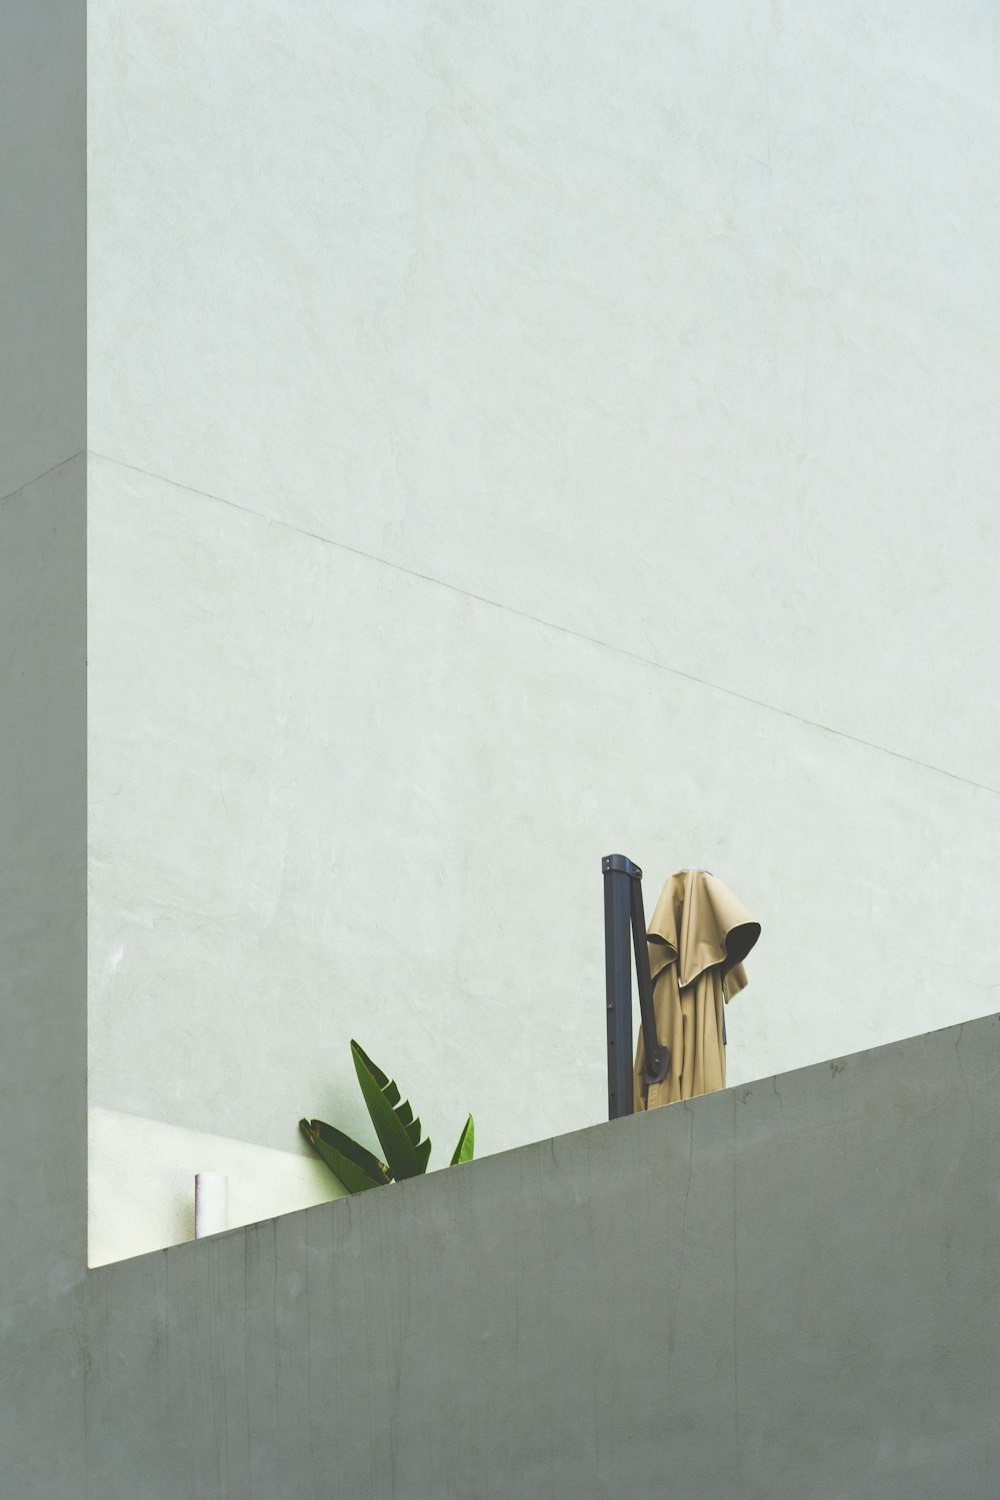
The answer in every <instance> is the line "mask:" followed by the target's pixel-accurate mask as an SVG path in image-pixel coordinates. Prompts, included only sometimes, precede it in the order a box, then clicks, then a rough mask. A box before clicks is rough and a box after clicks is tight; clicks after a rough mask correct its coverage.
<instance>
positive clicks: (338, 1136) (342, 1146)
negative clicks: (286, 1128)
mask: <svg viewBox="0 0 1000 1500" xmlns="http://www.w3.org/2000/svg"><path fill="white" fill-rule="evenodd" d="M299 1129H300V1130H301V1131H302V1134H303V1135H304V1136H305V1138H306V1140H307V1141H308V1142H309V1144H310V1146H312V1148H313V1150H314V1151H315V1152H316V1154H317V1156H319V1157H321V1158H322V1160H323V1161H325V1162H326V1164H327V1166H328V1167H329V1168H330V1170H331V1172H333V1174H334V1175H335V1176H336V1177H338V1178H339V1179H340V1181H341V1182H342V1183H343V1185H344V1187H345V1188H346V1189H347V1191H348V1192H349V1193H365V1192H367V1191H368V1189H369V1188H373V1187H383V1186H384V1185H385V1183H387V1182H391V1181H392V1177H391V1176H390V1174H389V1168H388V1167H387V1166H386V1164H385V1162H384V1161H379V1159H378V1157H377V1156H374V1155H373V1154H372V1153H371V1152H370V1151H368V1150H366V1149H365V1147H364V1146H359V1145H358V1142H357V1141H352V1140H351V1137H350V1136H349V1135H345V1134H344V1132H343V1131H342V1130H337V1129H336V1127H335V1126H333V1125H328V1124H327V1123H326V1121H325V1120H300V1121H299Z"/></svg>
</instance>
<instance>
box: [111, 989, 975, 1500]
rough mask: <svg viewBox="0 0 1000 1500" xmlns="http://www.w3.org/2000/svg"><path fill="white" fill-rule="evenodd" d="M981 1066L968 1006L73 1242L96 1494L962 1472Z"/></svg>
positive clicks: (789, 1496) (780, 1489)
mask: <svg viewBox="0 0 1000 1500" xmlns="http://www.w3.org/2000/svg"><path fill="white" fill-rule="evenodd" d="M873 998H874V997H873ZM998 1085H1000V1022H998V1021H997V1019H996V1018H995V1017H991V1018H989V1019H986V1020H982V1021H978V1022H973V1023H970V1024H969V1025H967V1026H965V1027H955V1028H952V1029H950V1030H947V1031H942V1032H939V1033H937V1034H935V1035H932V1036H926V1037H918V1038H913V1039H911V1040H909V1041H905V1042H902V1043H900V1044H897V1045H894V1046H891V1047H889V1048H886V1049H884V1050H880V1051H877V1052H874V1053H869V1054H866V1055H862V1056H855V1057H850V1058H843V1059H839V1060H838V1061H836V1062H834V1063H826V1064H821V1065H817V1066H814V1067H812V1068H808V1069H805V1070H803V1071H801V1072H796V1073H792V1074H789V1075H786V1076H785V1077H783V1078H780V1079H777V1078H776V1079H767V1080H764V1081H762V1082H761V1083H758V1084H753V1085H749V1086H746V1087H743V1088H739V1089H735V1090H731V1091H729V1092H726V1093H721V1094H716V1095H714V1096H710V1097H708V1098H704V1099H698V1100H695V1101H694V1102H693V1103H692V1104H690V1105H687V1106H684V1105H672V1106H668V1107H667V1108H666V1109H662V1110H658V1111H656V1112H654V1113H652V1114H649V1115H645V1116H640V1117H638V1118H632V1119H630V1120H624V1121H619V1122H616V1123H614V1124H610V1125H609V1124H607V1123H605V1124H603V1125H600V1126H598V1127H596V1128H594V1129H592V1130H586V1131H582V1132H580V1133H579V1134H576V1135H571V1136H564V1137H561V1138H559V1139H557V1140H552V1141H545V1142H541V1143H539V1144H537V1145H533V1146H530V1147H527V1148H525V1149H523V1150H520V1151H516V1152H511V1153H509V1154H505V1155H500V1156H495V1157H492V1158H491V1159H489V1160H487V1161H484V1162H479V1163H474V1164H472V1165H471V1166H467V1167H462V1168H459V1169H457V1170H454V1171H449V1172H446V1173H443V1174H442V1175H440V1176H438V1177H436V1178H432V1179H429V1180H424V1181H420V1182H413V1183H407V1184H404V1185H402V1186H400V1187H393V1188H390V1189H388V1190H382V1191H377V1192H375V1193H373V1194H369V1195H366V1196H364V1197H362V1198H360V1199H348V1200H346V1201H344V1202H341V1203H335V1204H330V1205H322V1206H320V1207H318V1208H313V1209H309V1210H307V1211H305V1212H304V1213H301V1214H294V1215H290V1216H288V1217H287V1218H283V1219H279V1220H276V1221H274V1222H272V1223H270V1224H261V1225H256V1226H254V1227H253V1228H252V1229H248V1230H241V1231H237V1232H235V1233H231V1234H229V1235H224V1236H220V1237H217V1238H214V1239H212V1240H208V1241H200V1242H198V1243H197V1244H192V1245H184V1246H180V1247H178V1248H177V1249H174V1250H168V1251H164V1252H161V1253H159V1254H157V1255H151V1256H143V1257H141V1258H139V1259H137V1260H134V1261H129V1262H125V1263H122V1264H120V1265H116V1266H108V1267H105V1268H103V1269H102V1270H98V1271H93V1272H91V1274H90V1277H89V1280H88V1287H89V1293H90V1333H89V1338H90V1355H91V1360H92V1366H91V1369H92V1374H91V1380H90V1382H89V1395H88V1445H87V1459H88V1473H89V1483H90V1493H91V1494H92V1495H93V1496H94V1497H95V1500H96V1497H98V1496H100V1500H134V1497H135V1496H136V1495H140V1494H141V1495H143V1496H144V1497H149V1500H158V1497H159V1496H161V1495H162V1496H163V1497H164V1500H167V1497H170V1500H173V1497H174V1496H181V1495H183V1496H185V1500H248V1497H251V1496H261V1497H267V1500H271V1497H275V1496H281V1500H307V1497H308V1500H313V1497H315V1496H318V1495H322V1496H324V1497H329V1500H340V1497H343V1500H389V1497H395V1500H451V1497H454V1500H468V1497H470V1496H477V1497H480V1500H522V1497H524V1496H542V1495H544V1496H546V1497H548V1500H563V1497H566V1500H571V1497H572V1500H577V1497H579V1496H582V1495H586V1496H601V1497H604V1496H606V1497H608V1500H619V1497H622V1496H628V1497H629V1500H647V1497H649V1500H652V1497H654V1496H662V1495H664V1494H666V1493H669V1494H670V1495H671V1496H672V1497H674V1500H695V1497H699V1500H734V1497H739V1500H802V1497H803V1496H810V1497H817V1500H819V1497H824V1500H826V1497H829V1500H833V1497H837V1500H940V1497H941V1496H943V1495H947V1496H948V1497H949V1500H985V1497H987V1496H990V1495H993V1494H994V1493H995V1489H996V1475H997V1473H998V1470H1000V1436H998V1427H997V1423H996V1411H997V1404H998V1401H1000V1345H998V1342H997V1338H996V1324H997V1315H998V1312H1000V1307H998V1293H997V1287H996V1275H995V1268H996V1260H997V1253H998V1250H1000V1202H998V1198H997V1192H996V1181H997V1177H998V1173H1000V1158H998V1148H1000V1087H998Z"/></svg>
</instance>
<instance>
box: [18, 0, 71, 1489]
mask: <svg viewBox="0 0 1000 1500" xmlns="http://www.w3.org/2000/svg"><path fill="white" fill-rule="evenodd" d="M85 20H86V13H85V6H84V4H83V0H5V3H4V4H3V5H0V1141H2V1149H0V1495H2V1496H3V1497H4V1500H7V1497H8V1496H9V1497H10V1500H36V1497H37V1500H43V1497H44V1500H63V1497H66V1500H77V1497H79V1496H80V1495H81V1494H82V1493H83V1488H84V1477H83V1464H84V1451H83V1449H84V1445H83V1425H84V1402H83V1370H84V1354H83V1338H84V1327H83V1309H84V1304H83V1283H84V1277H85V1274H86V1247H87V1197H86V1182H87V1155H86V1153H87V1021H86V1016H87V987H86V986H87V930H86V916H87V825H86V817H87V813H86V756H87V725H86V561H87V554H86V544H87V531H86V463H85V460H84V458H83V455H82V449H83V446H84V442H85V428H86V349H85V326H86V308H85V289H86V254H85V245H86V240H85V203H86V183H85V170H86V120H85V97H86V57H85V31H86V26H85Z"/></svg>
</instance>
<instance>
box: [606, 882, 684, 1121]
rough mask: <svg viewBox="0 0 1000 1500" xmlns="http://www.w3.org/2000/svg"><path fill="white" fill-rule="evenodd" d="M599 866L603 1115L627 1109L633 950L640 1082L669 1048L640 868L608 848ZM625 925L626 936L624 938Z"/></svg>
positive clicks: (662, 1070) (659, 1066) (654, 1077)
mask: <svg viewBox="0 0 1000 1500" xmlns="http://www.w3.org/2000/svg"><path fill="white" fill-rule="evenodd" d="M601 869H602V870H603V872H604V968H605V980H606V985H607V1007H608V1008H607V1022H608V1118H609V1119H610V1120H617V1119H619V1118H620V1117H621V1116H622V1115H630V1114H632V961H631V954H630V953H629V949H630V947H631V948H632V950H633V951H634V954H635V974H636V984H637V988H638V991H639V1013H640V1016H641V1020H642V1039H643V1050H644V1052H645V1057H646V1082H647V1083H662V1081H663V1079H664V1078H665V1077H666V1076H667V1071H668V1069H669V1067H670V1049H669V1048H668V1047H664V1046H663V1045H662V1044H661V1043H660V1040H659V1038H658V1037H657V1034H656V1018H655V1015H654V1012H653V983H652V980H651V978H650V973H649V953H648V950H647V948H646V918H645V915H644V913H643V909H642V871H641V870H640V868H639V866H638V865H637V864H634V863H633V861H632V860H630V859H627V858H626V857H625V855H624V854H608V855H606V856H605V858H604V859H603V860H602V861H601ZM629 929H631V934H632V939H631V943H630V942H629Z"/></svg>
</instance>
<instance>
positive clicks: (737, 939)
mask: <svg viewBox="0 0 1000 1500" xmlns="http://www.w3.org/2000/svg"><path fill="white" fill-rule="evenodd" d="M759 937H760V923H759V922H755V921H754V919H753V917H751V915H750V913H749V912H748V911H747V909H746V907H745V906H744V905H743V903H742V902H741V901H738V900H737V899H736V897H735V896H734V895H733V893H732V891H731V890H729V889H728V888H727V887H726V886H724V885H723V883H722V881H721V880H716V878H715V876H714V875H710V874H709V873H708V871H707V870H678V871H677V872H676V873H675V874H673V875H671V876H670V878H669V880H668V881H667V883H666V885H665V886H664V887H663V890H662V892H661V894H660V899H659V901H658V902H657V903H656V910H655V911H654V912H653V915H652V917H651V918H650V921H649V926H648V928H647V932H646V939H647V943H646V946H647V949H648V952H649V972H650V976H651V978H652V981H653V1010H654V1013H655V1016H656V1033H657V1036H658V1037H659V1039H660V1041H661V1042H662V1043H665V1044H666V1046H668V1047H669V1048H670V1069H669V1071H668V1073H667V1076H666V1078H664V1080H663V1082H662V1083H653V1084H649V1085H648V1086H647V1084H646V1079H645V1062H646V1059H645V1050H644V1048H643V1041H642V1032H641V1031H640V1033H639V1046H638V1050H637V1051H636V1057H635V1072H634V1087H635V1096H634V1108H635V1110H636V1112H637V1113H638V1112H639V1111H640V1110H644V1109H656V1108H657V1107H658V1106H659V1105H661V1104H673V1103H674V1102H675V1101H676V1100H678V1099H692V1098H694V1096H695V1095H696V1094H709V1093H711V1092H712V1091H713V1090H714V1089H722V1088H725V1086H726V1047H725V1040H724V1038H725V1030H724V1023H723V1010H722V1008H723V1005H724V1004H726V1003H727V1002H728V1001H729V1000H731V999H732V997H733V996H734V995H738V994H739V992H740V990H742V989H745V987H746V984H747V976H746V970H745V969H744V968H743V960H744V959H745V958H746V956H747V954H748V953H749V952H750V949H751V948H752V947H753V945H754V943H755V942H756V941H757V939H758V938H759Z"/></svg>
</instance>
